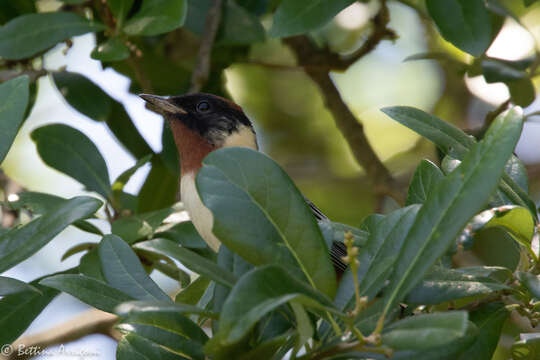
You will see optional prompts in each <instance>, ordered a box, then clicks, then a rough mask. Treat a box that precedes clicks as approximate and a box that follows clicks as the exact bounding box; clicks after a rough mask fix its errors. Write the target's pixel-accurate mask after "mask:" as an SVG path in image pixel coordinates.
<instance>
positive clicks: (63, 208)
mask: <svg viewBox="0 0 540 360" xmlns="http://www.w3.org/2000/svg"><path fill="white" fill-rule="evenodd" d="M101 205H102V202H101V201H99V200H97V199H95V198H92V197H88V196H78V197H74V198H72V199H70V200H67V201H66V202H64V203H62V204H60V205H59V206H57V207H55V208H54V209H52V210H51V211H49V212H47V213H46V214H44V215H42V216H41V217H39V218H37V219H34V220H32V221H30V222H29V223H28V224H26V225H24V226H21V227H18V228H13V229H11V230H10V231H8V232H6V233H4V234H2V235H0V273H1V272H4V271H5V270H7V269H9V268H11V267H12V266H14V265H16V264H18V263H19V262H21V261H23V260H25V259H27V258H28V257H30V256H31V255H33V254H34V253H35V252H37V251H38V250H39V249H41V248H42V247H43V246H45V245H46V244H47V243H48V242H49V241H50V240H52V239H53V238H54V237H55V236H56V235H58V233H60V231H62V230H64V229H65V228H66V227H67V226H69V225H70V224H72V223H74V222H75V221H77V220H81V219H84V218H87V217H89V216H91V215H93V214H94V213H95V212H96V211H97V210H98V209H99V208H100V207H101Z"/></svg>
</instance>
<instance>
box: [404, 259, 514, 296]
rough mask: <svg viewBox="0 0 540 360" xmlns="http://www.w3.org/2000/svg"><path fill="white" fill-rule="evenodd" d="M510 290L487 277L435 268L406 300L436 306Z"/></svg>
mask: <svg viewBox="0 0 540 360" xmlns="http://www.w3.org/2000/svg"><path fill="white" fill-rule="evenodd" d="M505 289H509V287H508V286H506V285H504V284H501V283H500V282H498V281H496V280H492V279H490V278H487V277H477V276H472V275H469V274H466V273H464V272H462V271H457V270H453V269H447V268H443V267H434V268H433V269H432V271H431V272H430V273H429V274H427V276H426V277H425V278H424V279H423V280H422V282H420V284H418V285H417V286H416V287H414V288H413V289H412V290H411V292H410V293H409V295H408V296H407V298H406V301H407V302H408V303H414V304H425V305H430V304H433V305H436V304H439V303H442V302H445V301H451V300H457V299H461V298H466V297H470V296H476V295H487V294H491V293H493V292H497V291H501V290H505Z"/></svg>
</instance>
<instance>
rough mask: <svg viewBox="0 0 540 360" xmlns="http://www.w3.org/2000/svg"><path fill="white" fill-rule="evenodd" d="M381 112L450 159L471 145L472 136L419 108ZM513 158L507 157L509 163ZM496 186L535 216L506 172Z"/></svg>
mask: <svg viewBox="0 0 540 360" xmlns="http://www.w3.org/2000/svg"><path fill="white" fill-rule="evenodd" d="M381 111H382V112H384V113H385V114H386V115H388V116H390V117H391V118H392V119H394V120H396V121H397V122H399V123H400V124H402V125H405V126H407V127H408V128H410V129H412V130H414V131H416V132H417V133H418V134H420V135H422V136H423V137H425V138H427V139H428V140H430V141H432V142H433V143H435V145H437V147H438V148H439V149H441V150H442V152H443V153H445V154H446V155H449V156H451V157H452V158H454V159H458V160H462V159H463V157H464V156H465V154H466V153H467V151H468V150H469V149H470V148H471V146H472V145H473V144H475V139H474V138H473V137H472V136H469V135H467V134H465V133H464V132H463V131H461V130H460V129H458V128H457V127H455V126H453V125H452V124H449V123H447V122H446V121H443V120H441V119H439V118H438V117H436V116H433V115H430V114H428V113H426V112H424V111H422V110H419V109H415V108H412V107H408V106H393V107H387V108H383V109H381ZM513 161H514V160H511V162H513ZM443 169H444V164H443ZM499 189H500V190H501V191H502V192H503V193H504V194H505V195H506V196H508V198H509V199H510V200H511V201H512V202H513V203H514V204H516V205H520V206H524V207H527V208H528V209H529V210H530V211H531V214H533V215H534V217H535V219H536V218H537V214H536V206H535V204H534V202H533V201H532V200H531V198H530V197H529V196H528V194H527V193H526V192H525V191H524V190H523V189H522V188H521V187H520V186H519V185H518V184H516V182H515V181H514V180H513V179H512V178H511V177H510V175H509V174H507V173H504V174H503V176H502V181H501V182H500V184H499Z"/></svg>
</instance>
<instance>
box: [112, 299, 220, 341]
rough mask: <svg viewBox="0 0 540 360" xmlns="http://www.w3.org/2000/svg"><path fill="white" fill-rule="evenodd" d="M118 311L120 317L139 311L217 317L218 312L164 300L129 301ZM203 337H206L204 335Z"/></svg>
mask: <svg viewBox="0 0 540 360" xmlns="http://www.w3.org/2000/svg"><path fill="white" fill-rule="evenodd" d="M116 313H117V314H118V315H119V316H120V317H129V316H130V315H133V314H139V313H163V314H167V313H178V314H197V315H204V316H206V317H208V318H211V319H215V318H217V317H218V314H215V313H213V312H211V311H208V310H206V309H202V308H200V307H197V306H193V305H189V304H175V303H170V302H168V301H167V302H163V301H158V302H156V301H129V302H126V303H123V304H121V305H119V306H118V307H117V308H116ZM203 338H205V339H206V337H205V336H204V337H203Z"/></svg>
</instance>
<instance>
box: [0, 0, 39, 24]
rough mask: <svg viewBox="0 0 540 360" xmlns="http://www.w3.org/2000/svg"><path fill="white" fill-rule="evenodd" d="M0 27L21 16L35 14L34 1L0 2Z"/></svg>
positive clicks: (5, 0) (7, 0)
mask: <svg viewBox="0 0 540 360" xmlns="http://www.w3.org/2000/svg"><path fill="white" fill-rule="evenodd" d="M0 8H1V9H2V11H1V12H0V25H3V24H5V23H6V22H8V21H9V20H11V19H13V18H16V17H17V16H19V15H22V14H28V13H33V12H36V5H35V0H19V1H11V0H0Z"/></svg>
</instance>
